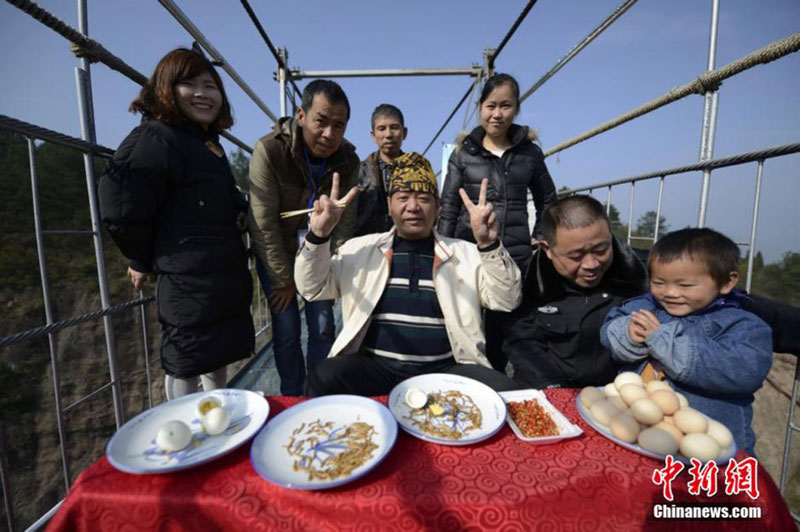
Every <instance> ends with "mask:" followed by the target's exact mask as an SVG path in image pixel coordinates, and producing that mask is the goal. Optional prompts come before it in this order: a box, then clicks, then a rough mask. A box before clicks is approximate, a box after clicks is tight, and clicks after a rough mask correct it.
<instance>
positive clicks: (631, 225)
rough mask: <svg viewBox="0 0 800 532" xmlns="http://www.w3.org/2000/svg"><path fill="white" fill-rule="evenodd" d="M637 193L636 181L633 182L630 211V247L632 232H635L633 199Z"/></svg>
mask: <svg viewBox="0 0 800 532" xmlns="http://www.w3.org/2000/svg"><path fill="white" fill-rule="evenodd" d="M635 192H636V181H631V202H630V206H629V211H628V245H629V246H630V245H631V231H633V197H634V194H635Z"/></svg>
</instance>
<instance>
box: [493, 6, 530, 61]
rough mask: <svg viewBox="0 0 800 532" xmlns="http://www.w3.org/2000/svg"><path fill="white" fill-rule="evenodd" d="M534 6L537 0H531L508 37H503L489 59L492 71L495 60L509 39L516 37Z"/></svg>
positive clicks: (507, 34)
mask: <svg viewBox="0 0 800 532" xmlns="http://www.w3.org/2000/svg"><path fill="white" fill-rule="evenodd" d="M534 4H536V0H529V2H528V5H526V6H525V9H523V10H522V13H520V14H519V16H518V17H517V20H515V21H514V24H513V25H512V26H511V29H510V30H508V33H506V36H505V37H503V40H502V41H500V44H499V45H498V46H497V49H496V50H495V52H494V55H493V56H492V57H490V58H489V68H490V69H493V68H494V60H495V59H496V58H497V56H498V55H500V52H502V51H503V48H505V46H506V43H507V42H508V41H509V39H511V36H512V35H514V32H515V31H517V28H519V25H520V24H522V21H523V20H525V17H526V16H527V15H528V12H529V11H530V10H531V8H533V6H534Z"/></svg>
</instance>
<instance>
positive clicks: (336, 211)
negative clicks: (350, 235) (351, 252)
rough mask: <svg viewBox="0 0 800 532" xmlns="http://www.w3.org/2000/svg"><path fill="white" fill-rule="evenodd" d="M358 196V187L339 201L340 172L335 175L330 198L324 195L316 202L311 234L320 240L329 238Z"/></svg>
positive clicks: (312, 215)
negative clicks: (345, 211)
mask: <svg viewBox="0 0 800 532" xmlns="http://www.w3.org/2000/svg"><path fill="white" fill-rule="evenodd" d="M356 194H358V187H353V188H351V189H350V191H349V192H348V193H347V195H346V196H345V197H343V198H342V199H341V200H340V199H339V172H334V173H333V183H332V184H331V195H330V197H328V196H326V195H324V194H323V195H322V196H320V197H319V199H318V200H316V201H315V202H314V210H313V211H312V212H311V226H310V229H311V232H312V233H314V235H316V236H318V237H320V238H327V236H328V235H330V234H331V233H332V232H333V229H334V228H335V227H336V224H338V223H339V220H340V219H341V218H342V213H344V210H345V209H346V208H347V206H348V205H349V204H350V202H351V201H353V199H354V198H355V197H356Z"/></svg>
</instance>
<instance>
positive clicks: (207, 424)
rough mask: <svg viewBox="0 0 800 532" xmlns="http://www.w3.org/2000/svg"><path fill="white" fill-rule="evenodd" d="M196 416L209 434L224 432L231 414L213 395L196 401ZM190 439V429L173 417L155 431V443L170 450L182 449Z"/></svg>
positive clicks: (229, 422) (215, 434) (229, 421)
mask: <svg viewBox="0 0 800 532" xmlns="http://www.w3.org/2000/svg"><path fill="white" fill-rule="evenodd" d="M196 414H197V417H198V419H200V423H201V425H202V426H203V431H205V433H206V434H208V435H209V436H217V435H219V434H222V433H223V432H225V430H226V429H227V428H228V426H229V425H230V424H231V415H230V413H229V412H228V410H227V409H226V408H225V407H224V406H222V401H220V400H219V399H218V398H217V397H214V396H206V397H204V398H202V399H201V400H200V401H199V402H198V403H197V412H196ZM191 441H192V429H190V428H189V425H187V424H186V423H184V422H183V421H180V420H177V419H174V420H171V421H167V422H166V423H164V424H163V425H162V426H161V427H160V428H159V429H158V432H156V445H158V447H160V448H161V449H163V450H165V451H168V452H172V451H180V450H181V449H184V448H185V447H186V446H188V445H189V443H190V442H191Z"/></svg>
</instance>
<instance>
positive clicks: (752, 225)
mask: <svg viewBox="0 0 800 532" xmlns="http://www.w3.org/2000/svg"><path fill="white" fill-rule="evenodd" d="M763 174H764V160H763V159H762V160H760V161H758V171H757V172H756V193H755V198H754V199H753V220H752V221H751V222H750V249H749V251H748V252H747V255H748V256H747V280H746V281H745V290H747V292H748V293H749V292H750V286H751V285H752V283H753V256H754V255H755V252H756V228H757V226H758V207H759V203H761V176H762V175H763Z"/></svg>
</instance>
